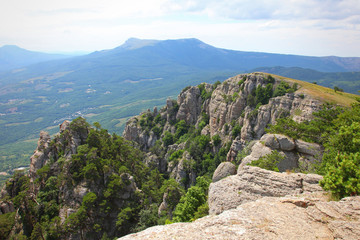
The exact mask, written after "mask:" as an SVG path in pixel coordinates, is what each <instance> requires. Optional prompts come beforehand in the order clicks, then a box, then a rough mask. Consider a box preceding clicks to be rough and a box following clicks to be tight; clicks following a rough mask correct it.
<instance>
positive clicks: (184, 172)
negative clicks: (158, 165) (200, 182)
mask: <svg viewBox="0 0 360 240" xmlns="http://www.w3.org/2000/svg"><path fill="white" fill-rule="evenodd" d="M194 164H195V163H194V159H192V158H191V156H190V154H189V153H188V152H187V151H185V152H184V153H183V156H182V158H181V159H180V160H179V161H178V162H177V163H174V162H170V163H169V164H168V167H169V168H170V169H172V171H171V173H170V177H172V178H174V179H175V180H176V181H177V182H178V183H180V184H181V185H182V186H184V187H190V186H191V185H194V184H195V181H196V174H195V172H194V170H193V168H192V167H191V166H192V165H194ZM182 179H188V183H186V184H185V183H184V182H183V181H182Z"/></svg>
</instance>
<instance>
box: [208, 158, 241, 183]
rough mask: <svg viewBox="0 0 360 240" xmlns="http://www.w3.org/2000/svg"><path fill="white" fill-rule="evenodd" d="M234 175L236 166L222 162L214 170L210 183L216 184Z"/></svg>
mask: <svg viewBox="0 0 360 240" xmlns="http://www.w3.org/2000/svg"><path fill="white" fill-rule="evenodd" d="M235 174H236V166H235V165H234V164H232V163H231V162H222V163H220V165H219V166H218V167H217V168H216V170H215V172H214V174H213V177H212V181H213V182H217V181H219V180H221V179H223V178H225V177H227V176H230V175H235Z"/></svg>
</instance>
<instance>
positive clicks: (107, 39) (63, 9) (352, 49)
mask: <svg viewBox="0 0 360 240" xmlns="http://www.w3.org/2000/svg"><path fill="white" fill-rule="evenodd" d="M0 9H1V10H2V11H1V12H2V13H1V14H0V21H1V22H2V23H6V24H1V25H0V45H3V44H17V45H20V46H21V47H25V48H28V49H32V50H41V51H74V50H87V51H93V50H101V49H105V48H112V47H116V46H118V45H120V44H121V43H122V42H124V41H125V40H126V39H127V38H129V37H138V38H152V39H168V38H186V37H196V38H199V39H201V40H203V41H205V42H207V43H209V44H212V45H215V46H217V47H223V48H231V49H236V50H244V51H246V50H247V51H267V52H279V53H293V54H303V55H340V56H360V48H359V47H358V44H357V43H358V42H360V1H359V0H306V1H304V0H286V1H284V0H223V1H218V0H217V1H215V0H206V1H205V0H151V1H148V0H132V1H124V0H106V1H98V0H87V1H85V0H77V1H72V0H71V1H70V0H62V1H55V0H54V1H48V0H32V1H27V0H17V1H2V2H1V3H0Z"/></svg>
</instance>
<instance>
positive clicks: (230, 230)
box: [120, 195, 360, 240]
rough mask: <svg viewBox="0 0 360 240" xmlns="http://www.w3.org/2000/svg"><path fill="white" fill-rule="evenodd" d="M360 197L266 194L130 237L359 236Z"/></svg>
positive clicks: (260, 237)
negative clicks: (327, 198)
mask: <svg viewBox="0 0 360 240" xmlns="http://www.w3.org/2000/svg"><path fill="white" fill-rule="evenodd" d="M359 219H360V197H349V198H345V199H343V200H341V201H339V202H327V201H324V200H323V197H314V196H308V197H305V196H304V195H302V196H300V197H282V198H276V197H265V198H261V199H258V200H256V201H253V202H248V203H244V204H241V205H240V206H238V207H237V208H236V209H232V210H228V211H225V212H223V213H221V214H220V215H210V216H206V217H204V218H201V219H198V220H196V221H194V222H191V223H174V224H171V225H164V226H155V227H151V228H148V229H146V230H144V231H142V232H139V233H134V234H131V235H127V236H125V237H123V238H120V239H122V240H127V239H132V240H136V239H158V240H160V239H186V240H191V239H194V240H198V239H259V240H260V239H349V240H351V239H359V236H360V221H359Z"/></svg>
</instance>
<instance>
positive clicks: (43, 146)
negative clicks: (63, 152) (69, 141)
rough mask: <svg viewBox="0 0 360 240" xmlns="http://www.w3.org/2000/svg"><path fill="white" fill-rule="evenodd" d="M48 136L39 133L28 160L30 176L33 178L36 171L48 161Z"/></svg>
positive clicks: (45, 133) (42, 132) (44, 133)
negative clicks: (36, 143) (34, 147)
mask: <svg viewBox="0 0 360 240" xmlns="http://www.w3.org/2000/svg"><path fill="white" fill-rule="evenodd" d="M50 141H51V139H50V135H49V134H48V133H47V132H44V131H41V132H40V138H39V140H38V145H37V148H36V150H35V151H34V154H33V155H32V156H31V158H30V170H29V172H30V175H31V176H34V175H35V173H36V171H37V170H38V169H40V168H42V167H43V166H44V165H45V164H46V163H47V162H48V161H49V159H50V156H49V153H50Z"/></svg>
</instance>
